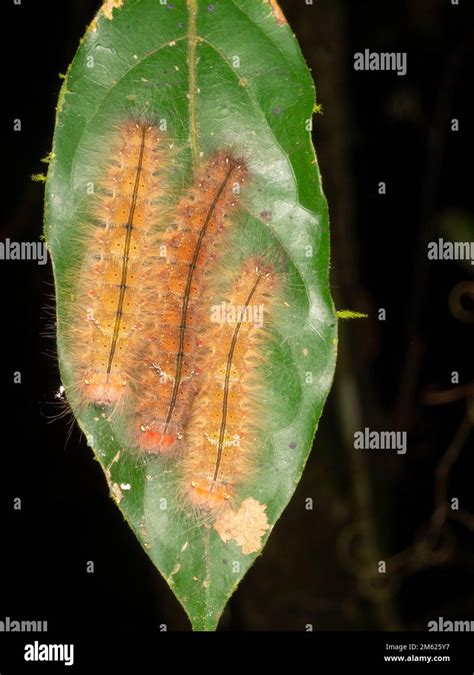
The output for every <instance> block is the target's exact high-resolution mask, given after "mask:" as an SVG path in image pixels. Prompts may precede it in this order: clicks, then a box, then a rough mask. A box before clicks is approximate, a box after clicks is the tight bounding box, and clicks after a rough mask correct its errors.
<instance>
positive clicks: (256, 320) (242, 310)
mask: <svg viewBox="0 0 474 675" xmlns="http://www.w3.org/2000/svg"><path fill="white" fill-rule="evenodd" d="M263 311H264V306H263V305H233V304H232V303H230V302H221V303H220V304H219V305H212V306H211V321H212V323H218V324H223V323H228V324H229V325H231V326H233V325H235V324H236V323H237V322H238V321H240V322H241V323H253V324H255V325H256V326H258V327H259V328H262V327H263Z"/></svg>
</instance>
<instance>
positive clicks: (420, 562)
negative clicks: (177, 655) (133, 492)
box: [0, 0, 474, 631]
mask: <svg viewBox="0 0 474 675" xmlns="http://www.w3.org/2000/svg"><path fill="white" fill-rule="evenodd" d="M460 4H461V6H452V5H451V4H450V2H449V0H405V1H401V0H391V1H390V2H384V3H381V2H380V0H373V1H370V2H357V3H356V2H350V0H341V1H339V2H338V1H337V0H327V1H324V0H314V5H313V6H307V5H306V4H305V2H304V0H282V1H281V6H282V8H283V9H284V11H285V12H286V15H287V18H288V20H289V22H290V24H291V26H292V27H293V29H294V32H295V33H296V35H297V37H298V39H299V41H300V44H301V48H302V50H303V53H304V55H305V57H306V59H307V61H308V63H309V65H310V67H311V68H312V70H313V74H314V78H315V81H316V86H317V91H318V101H319V103H321V104H322V105H323V115H316V116H315V124H314V136H315V143H316V147H317V151H318V157H319V163H320V166H321V171H322V175H323V184H324V188H325V192H326V196H327V198H328V201H329V206H330V216H331V222H332V248H333V255H332V273H331V283H332V287H333V294H334V298H335V302H336V305H337V307H338V308H350V309H353V310H359V311H365V312H367V313H368V314H369V318H368V319H366V320H359V321H351V322H345V323H344V324H343V325H342V326H341V336H340V338H341V342H340V358H339V363H338V369H337V376H336V382H335V386H334V388H333V391H332V393H331V395H330V397H329V401H328V404H327V406H326V409H325V412H324V415H323V418H322V421H321V425H320V430H319V433H318V435H317V440H316V447H315V449H314V452H313V453H312V455H311V458H310V460H309V463H308V466H307V469H306V472H305V474H304V477H303V480H302V482H301V484H300V486H299V487H298V489H297V492H296V494H295V496H294V498H293V500H292V502H291V503H290V505H289V507H288V509H287V510H286V512H285V514H284V515H283V517H282V518H281V520H280V521H279V523H278V525H277V526H276V528H275V530H274V533H273V534H272V536H271V538H270V540H269V543H268V545H267V547H266V549H265V552H264V555H263V556H262V557H261V558H260V559H258V560H257V562H256V563H255V565H254V567H253V568H252V569H251V570H250V572H249V573H248V574H247V576H246V577H245V579H244V580H243V582H242V583H241V585H240V587H239V589H238V591H237V592H236V593H235V595H234V597H233V598H232V600H231V602H230V603H229V606H228V608H227V609H226V612H225V614H224V617H223V620H222V622H221V625H220V627H221V629H224V630H225V629H230V630H239V629H249V630H277V629H289V630H300V631H301V630H304V629H305V626H306V624H312V625H313V626H314V629H315V630H316V629H317V630H354V629H380V630H389V629H399V628H405V629H409V630H411V629H417V628H418V629H426V625H427V621H429V620H431V619H437V618H438V617H439V616H443V617H445V618H451V619H456V620H461V619H474V583H473V582H474V578H473V571H474V567H473V556H474V547H473V539H472V530H473V529H474V517H473V516H472V515H470V511H474V504H473V501H474V500H473V496H472V492H473V491H472V476H473V462H472V435H471V436H470V433H471V429H472V424H474V402H473V398H472V397H473V393H474V367H473V359H472V345H473V320H474V290H473V288H474V280H473V269H474V268H472V267H470V266H469V264H467V265H462V264H460V263H455V262H429V261H427V257H426V245H427V242H428V241H431V240H436V239H437V238H438V237H439V236H443V237H444V238H445V239H448V238H449V236H452V237H454V238H456V231H457V230H456V228H457V227H458V226H459V223H462V224H463V225H464V227H465V228H466V229H467V231H468V232H470V235H469V237H470V239H473V240H474V224H473V223H474V219H473V202H474V191H473V189H472V168H471V154H472V140H473V134H472V120H473V119H474V109H473V103H472V100H470V97H469V96H468V94H469V93H470V92H469V90H470V89H471V88H472V72H473V71H472V67H471V66H472V55H473V46H472V45H473V32H472V26H473V25H474V10H473V6H472V4H470V3H468V2H466V1H464V0H461V3H460ZM98 5H99V3H98V2H97V0H74V1H73V0H69V1H68V2H64V0H61V1H58V2H55V1H52V0H48V1H45V2H41V3H40V2H37V1H33V0H23V3H22V6H20V7H18V6H14V5H13V1H8V2H7V1H6V0H5V1H4V3H3V5H2V10H1V15H2V26H3V29H4V30H3V35H4V38H5V39H3V40H2V42H1V44H0V50H1V60H0V64H1V66H0V67H1V69H2V93H3V104H2V107H1V115H2V121H1V133H2V149H3V153H2V159H3V164H2V166H3V181H2V188H3V189H2V199H1V202H0V209H1V236H0V238H1V240H4V239H5V238H6V237H9V238H10V239H12V240H15V241H22V240H24V241H35V240H38V237H39V235H40V233H41V231H42V200H43V186H42V184H37V183H33V182H32V181H31V180H30V176H31V174H33V173H37V172H39V171H43V170H45V166H44V165H42V164H41V162H40V158H41V157H43V156H44V155H46V154H47V152H49V150H50V147H51V140H52V134H53V125H54V114H55V104H56V100H57V95H58V92H59V88H60V84H61V82H60V79H59V77H58V74H59V73H60V72H65V71H66V69H67V65H68V63H69V62H70V61H71V59H72V57H73V55H74V53H75V51H76V48H77V46H78V42H79V38H80V37H81V36H82V35H83V33H84V30H85V27H86V25H87V23H88V22H89V21H90V20H91V19H92V17H93V15H94V13H95V11H96V10H97V8H98ZM469 5H470V6H469ZM365 48H370V49H371V50H375V51H406V52H408V73H407V75H406V76H404V77H398V76H397V75H396V74H395V73H370V72H355V71H354V70H353V54H354V52H357V51H363V50H364V49H365ZM453 117H455V118H458V119H459V123H460V131H459V132H452V131H451V130H450V120H451V118H453ZM14 118H21V120H22V131H21V133H15V132H13V119H14ZM379 181H385V182H386V183H387V195H385V196H381V195H379V194H378V191H377V185H378V182H379ZM0 275H1V289H2V316H3V321H2V334H3V337H4V348H3V358H2V359H1V361H0V363H1V382H2V391H3V394H4V397H3V405H2V416H3V420H2V426H1V429H2V452H1V455H0V467H1V468H0V472H1V473H0V476H1V502H0V513H1V516H0V522H1V526H2V546H1V562H2V572H1V576H0V619H3V618H4V617H5V616H11V617H17V618H24V619H35V618H36V619H42V620H48V621H49V622H50V629H53V628H59V627H63V628H68V629H71V630H75V629H86V630H87V631H95V630H97V631H99V630H103V629H104V628H107V629H112V630H113V629H116V630H121V631H122V630H132V631H137V630H139V629H142V628H155V629H158V627H159V625H160V624H162V623H165V624H167V625H168V629H169V630H179V629H188V628H189V623H188V621H187V619H186V617H185V615H184V612H183V611H182V610H181V608H180V607H179V605H178V603H177V601H176V600H175V599H174V597H173V595H172V593H171V592H170V590H169V589H168V587H167V586H166V584H165V582H164V581H163V580H162V579H161V577H160V576H159V575H158V574H157V572H156V570H155V569H154V567H153V565H152V563H151V562H150V561H149V560H148V558H147V557H146V555H145V553H144V552H143V551H142V549H141V547H140V546H139V544H138V543H137V541H136V540H135V538H134V536H133V534H132V532H131V531H130V530H129V529H128V527H127V526H126V525H125V522H124V521H123V518H122V516H121V514H120V512H119V511H118V509H117V508H116V507H115V505H114V504H113V502H112V500H111V499H110V498H109V496H108V490H107V486H106V482H105V480H104V477H103V475H102V472H101V470H100V467H99V465H98V463H97V462H95V461H93V458H92V452H91V450H90V449H89V448H88V447H87V445H86V443H85V440H84V438H82V437H81V434H80V432H79V431H78V430H77V428H76V427H75V426H72V431H71V435H70V438H69V441H68V442H67V443H66V438H67V436H68V430H69V427H70V425H71V424H72V423H71V420H68V419H67V418H60V419H54V418H55V417H56V416H57V414H58V412H60V408H58V406H57V405H56V404H55V402H54V401H55V399H54V394H55V392H56V391H57V390H58V387H59V384H60V380H59V373H58V370H57V366H56V363H55V359H54V339H53V334H54V326H53V314H52V309H51V308H52V307H53V306H54V301H53V297H52V292H53V289H52V286H51V284H52V274H51V269H50V267H49V265H48V266H39V265H37V264H36V262H21V263H15V262H8V261H0ZM460 283H465V284H466V285H465V289H466V291H465V293H464V295H463V297H462V299H461V300H460V301H458V302H454V301H453V302H451V304H450V303H449V297H450V293H451V292H452V290H453V289H454V288H455V287H456V286H457V285H458V284H460ZM48 308H49V309H48ZM379 308H385V309H386V312H387V319H386V321H384V322H382V321H378V320H377V311H378V309H379ZM454 370H456V371H458V372H459V385H457V386H456V385H453V384H452V383H451V379H450V378H451V372H452V371H454ZM14 371H21V374H22V383H21V384H16V385H15V384H13V372H14ZM51 418H53V419H51ZM365 426H368V427H370V428H372V429H387V430H388V429H401V430H406V431H408V438H409V447H408V452H407V454H406V455H403V456H401V455H400V456H396V455H395V454H394V453H383V452H382V451H379V452H378V453H377V452H376V451H372V452H370V451H366V452H362V451H356V450H354V448H353V446H352V434H353V431H354V430H356V429H363V428H364V427H365ZM15 497H21V499H22V509H21V511H15V510H13V508H12V504H13V499H14V498H15ZM306 497H312V498H313V500H314V509H313V511H306V510H305V508H304V504H305V498H306ZM446 497H447V498H448V499H451V498H452V497H457V498H459V500H460V506H461V510H460V511H459V512H456V513H455V512H453V511H452V510H451V509H446V508H445V504H446ZM88 560H93V561H94V563H95V573H94V574H87V573H86V561H88ZM380 560H385V561H386V564H387V570H388V571H387V573H386V574H385V575H381V574H378V573H377V563H378V561H380Z"/></svg>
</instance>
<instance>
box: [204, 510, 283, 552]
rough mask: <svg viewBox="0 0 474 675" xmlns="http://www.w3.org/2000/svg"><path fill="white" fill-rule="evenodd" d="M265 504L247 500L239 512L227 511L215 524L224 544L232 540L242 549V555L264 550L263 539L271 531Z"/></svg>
mask: <svg viewBox="0 0 474 675" xmlns="http://www.w3.org/2000/svg"><path fill="white" fill-rule="evenodd" d="M266 508H267V507H266V506H265V504H260V502H258V501H257V500H256V499H252V497H249V498H248V499H245V500H244V501H243V502H242V504H241V506H240V508H239V510H238V511H234V510H232V509H230V508H229V509H226V510H225V511H223V512H222V514H221V515H220V516H219V518H218V519H217V520H216V522H215V523H214V528H215V529H216V530H217V532H218V534H219V536H220V538H221V539H222V541H223V542H224V543H227V542H228V541H229V540H230V539H234V541H235V542H236V543H237V544H238V545H239V546H241V547H242V553H243V554H244V555H249V554H250V553H256V552H257V551H259V550H260V549H261V548H262V537H263V535H264V533H265V531H266V530H268V529H269V527H270V526H269V524H268V519H267V514H266V513H265V509H266Z"/></svg>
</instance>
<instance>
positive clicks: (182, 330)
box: [164, 161, 237, 433]
mask: <svg viewBox="0 0 474 675" xmlns="http://www.w3.org/2000/svg"><path fill="white" fill-rule="evenodd" d="M229 163H230V166H229V170H228V172H227V174H226V176H225V177H224V180H223V181H222V183H221V185H220V187H219V189H218V191H217V194H216V196H215V197H214V199H213V201H212V204H211V206H210V207H209V211H208V212H207V215H206V218H205V220H204V223H203V226H202V227H201V230H200V232H199V237H198V240H197V243H196V248H195V250H194V254H193V259H192V261H191V263H190V265H189V271H188V278H187V280H186V287H185V289H184V297H183V305H182V308H181V324H180V327H179V348H178V354H177V355H176V370H175V377H174V385H173V392H172V394H171V399H170V404H169V407H168V413H167V415H166V422H165V431H164V433H166V431H167V429H168V425H169V424H170V422H171V418H172V416H173V411H174V408H175V406H176V401H177V399H178V390H179V387H180V384H181V372H182V370H183V359H184V340H185V337H186V328H187V318H188V306H189V296H190V294H191V284H192V282H193V277H194V271H195V269H196V262H197V259H198V256H199V253H200V252H201V247H202V242H203V241H204V237H205V236H206V232H207V229H208V227H209V223H210V222H211V218H212V216H213V214H214V211H215V210H216V206H217V203H218V202H219V199H220V198H221V196H222V193H223V192H224V190H225V187H226V185H227V183H228V182H229V179H230V176H231V174H232V173H233V171H234V170H235V168H236V166H237V165H236V164H235V162H232V161H230V162H229Z"/></svg>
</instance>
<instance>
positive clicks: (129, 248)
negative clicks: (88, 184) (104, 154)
mask: <svg viewBox="0 0 474 675" xmlns="http://www.w3.org/2000/svg"><path fill="white" fill-rule="evenodd" d="M161 143H162V135H161V134H160V133H159V131H158V130H157V128H156V127H155V126H154V125H153V124H150V123H141V122H134V121H127V122H124V123H122V124H121V125H120V126H119V127H118V134H117V139H116V142H115V144H114V145H113V148H112V152H111V157H112V159H111V160H110V161H109V164H108V168H107V170H106V173H105V176H104V178H103V179H101V180H100V181H99V184H98V188H99V189H98V190H97V193H98V195H99V196H98V197H97V198H96V201H95V204H94V207H93V210H92V212H91V221H92V222H93V223H94V228H93V229H92V231H91V232H90V234H87V235H86V240H85V247H86V255H85V260H84V262H83V265H82V268H81V270H80V273H79V280H78V283H77V286H76V289H75V294H74V298H73V307H74V313H71V327H70V336H71V340H70V343H71V349H72V355H73V368H74V378H75V389H77V390H78V396H79V400H80V402H81V403H84V402H91V403H95V404H98V405H103V406H110V405H112V404H114V405H116V404H118V403H119V402H120V401H121V399H122V397H123V394H124V392H126V391H127V385H128V384H129V381H130V378H131V372H132V368H131V366H132V361H133V359H132V354H133V352H134V349H136V345H137V340H138V337H139V336H140V333H141V331H142V330H143V329H144V327H145V325H146V324H147V321H148V320H149V315H150V313H151V312H152V306H151V305H150V302H149V299H150V292H151V291H152V289H153V287H154V285H155V280H156V273H155V272H154V270H155V268H156V262H157V259H158V257H159V248H158V245H157V235H156V232H155V230H156V224H157V222H158V221H159V218H160V216H162V207H161V206H159V204H158V200H159V199H160V197H162V196H163V194H164V185H163V179H162V178H161V177H160V176H159V175H157V168H159V167H160V166H162V165H163V157H162V154H161V152H160V145H161ZM76 308H77V311H76Z"/></svg>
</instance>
